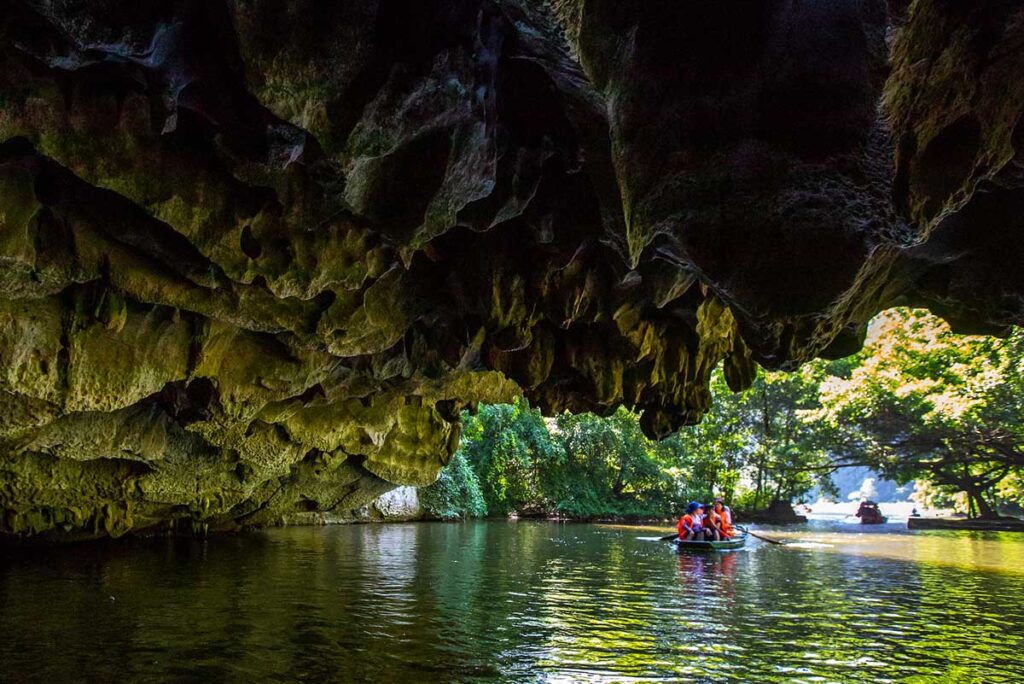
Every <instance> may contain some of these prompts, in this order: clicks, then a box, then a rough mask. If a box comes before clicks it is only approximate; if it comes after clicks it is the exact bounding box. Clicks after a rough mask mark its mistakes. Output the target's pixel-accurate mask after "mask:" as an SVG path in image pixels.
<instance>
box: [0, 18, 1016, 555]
mask: <svg viewBox="0 0 1024 684" xmlns="http://www.w3.org/2000/svg"><path fill="white" fill-rule="evenodd" d="M1022 73H1024V15H1022V11H1021V7H1020V3H1019V2H1005V1H1004V2H997V1H994V0H992V1H983V0H980V1H979V2H971V3H955V2H948V1H943V0H916V1H915V2H913V3H910V4H909V6H908V3H907V2H897V1H895V0H893V1H891V2H889V3H888V5H887V4H886V3H885V2H883V1H882V0H836V1H834V2H827V3H826V2H812V1H810V0H808V1H805V2H800V1H797V0H777V1H774V2H770V1H767V0H765V1H763V2H755V3H744V4H743V5H742V8H737V7H736V6H735V5H733V4H732V3H703V2H699V3H698V2H692V3H691V2H680V1H678V0H549V1H547V2H545V1H543V0H422V1H420V2H400V1H398V0H349V1H346V2H336V3H326V2H313V1H312V0H296V1H293V2H283V1H282V0H234V1H231V0H175V1H170V0H167V1H163V2H145V3H139V2H128V1H127V0H101V1H98V2H89V3H86V2H81V0H0V321H2V325H0V533H3V534H8V535H10V534H15V535H25V534H29V535H31V534H39V533H45V534H50V535H63V536H66V537H69V538H76V537H91V536H100V535H104V534H107V535H113V536H117V535H120V534H123V533H125V532H126V531H129V530H140V529H162V528H163V529H165V528H172V529H178V528H181V527H185V528H194V529H195V528H198V529H207V528H233V527H237V526H240V525H261V524H272V523H275V522H279V521H282V520H305V519H309V520H326V519H339V518H346V517H359V515H360V513H359V511H360V510H361V509H362V507H363V506H364V505H366V504H367V503H369V502H370V501H372V500H373V499H375V498H376V497H377V496H379V495H380V494H382V493H383V492H386V491H387V490H389V489H391V488H393V487H394V486H395V485H400V484H405V485H422V484H426V483H428V482H430V481H432V480H433V479H434V478H435V477H436V474H437V472H438V469H439V468H440V467H441V466H442V465H443V464H444V463H445V462H446V461H447V459H448V458H449V457H450V454H451V453H452V450H453V449H454V447H455V445H456V442H457V439H458V427H457V423H456V419H457V416H458V413H459V411H460V410H461V409H462V408H464V407H466V406H471V405H472V404H473V403H474V402H476V401H500V400H507V399H509V398H510V397H512V396H513V395H515V394H516V393H519V392H524V393H526V394H527V395H528V396H529V397H530V399H531V400H532V401H534V402H535V403H537V404H538V405H540V406H541V407H542V408H543V409H544V410H546V411H561V410H564V409H569V410H595V411H599V412H605V411H609V410H611V409H613V408H614V407H615V406H616V405H617V404H619V403H622V402H624V403H626V404H628V405H630V406H635V407H638V408H641V409H643V410H644V427H645V429H646V430H647V431H648V432H649V433H651V434H655V435H663V434H667V433H669V432H671V431H673V430H675V429H678V428H679V427H680V426H681V425H683V424H686V423H690V422H693V421H696V420H698V419H699V418H700V416H701V415H702V413H703V412H704V411H706V410H707V408H708V404H709V401H710V395H709V393H708V390H707V380H708V377H709V374H710V373H711V371H712V369H713V368H714V367H715V366H716V365H717V364H718V363H720V362H724V364H725V370H726V375H727V378H728V379H729V382H730V384H731V385H732V386H733V387H734V388H737V389H738V388H742V387H744V386H745V385H746V384H748V383H749V382H750V380H751V378H752V377H753V374H754V372H755V365H754V364H755V362H758V363H760V364H762V365H765V366H768V367H774V368H790V367H793V366H795V365H797V364H799V363H800V362H802V361H805V360H807V359H809V358H812V357H814V356H816V355H841V354H845V353H849V352H852V351H853V350H855V349H856V348H857V347H858V346H859V343H860V340H861V339H862V335H863V330H864V326H865V323H866V322H867V320H868V319H869V318H870V317H871V315H872V314H874V313H875V312H876V311H878V310H879V309H881V308H884V307H885V306H888V305H892V304H898V303H914V304H923V305H928V306H930V307H932V308H933V309H934V310H936V311H937V312H939V313H941V314H943V315H945V316H946V317H947V318H949V319H950V320H951V321H953V322H954V323H955V324H957V325H959V326H961V328H962V329H965V330H984V331H993V332H995V331H998V330H1000V329H1002V328H1004V327H1005V326H1007V325H1009V324H1016V323H1020V322H1021V321H1022V320H1024V302H1022V295H1024V272H1022V271H1021V269H1020V268H1019V264H1020V263H1021V256H1022V254H1021V251H1022V246H1021V245H1022V242H1021V240H1020V239H1019V238H1018V237H1017V236H1018V235H1019V234H1020V230H1021V228H1024V226H1022V225H1021V223H1022V221H1024V192H1022V189H1021V188H1022V181H1024V152H1022V150H1024V124H1022V123H1021V121H1022V118H1021V112H1022V111H1024V78H1022V77H1021V74H1022Z"/></svg>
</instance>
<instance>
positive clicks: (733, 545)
mask: <svg viewBox="0 0 1024 684" xmlns="http://www.w3.org/2000/svg"><path fill="white" fill-rule="evenodd" d="M746 543H747V535H745V534H740V535H736V536H735V537H732V538H731V539H723V540H721V541H693V540H682V539H673V540H672V546H673V547H675V550H676V551H729V550H732V549H742V548H743V545H744V544H746Z"/></svg>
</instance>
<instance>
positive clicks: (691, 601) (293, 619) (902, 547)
mask: <svg viewBox="0 0 1024 684" xmlns="http://www.w3.org/2000/svg"><path fill="white" fill-rule="evenodd" d="M760 529H761V531H762V532H763V533H764V534H777V536H780V537H783V538H785V539H786V540H787V541H790V542H794V543H795V544H796V545H795V546H775V545H769V544H765V543H762V542H755V543H752V544H749V545H748V547H747V548H746V549H743V550H741V551H734V552H728V553H718V554H706V555H677V554H674V553H673V552H672V551H671V550H670V549H669V548H668V546H667V545H665V544H660V543H658V542H655V541H650V540H647V539H643V538H642V537H644V536H650V535H653V534H656V533H657V532H658V531H659V530H644V529H637V528H623V527H613V526H598V525H577V524H554V523H536V522H520V523H515V522H479V523H465V524H444V523H436V524H435V523H420V524H415V523H413V524H399V525H360V526H338V527H320V528H287V529H276V530H270V531H267V532H263V533H254V534H245V535H239V536H234V537H215V538H212V539H209V540H207V541H204V542H197V541H181V540H177V541H173V540H158V541H151V542H133V543H130V544H98V545H85V546H76V547H68V548H59V549H51V550H45V551H39V550H36V551H30V552H29V551H24V550H17V552H16V553H15V552H11V551H10V550H7V551H3V550H0V554H4V555H3V557H2V560H0V680H2V681H5V682H6V681H12V682H20V681H26V682H28V681H44V682H49V683H51V684H55V683H57V682H70V681H85V680H89V681H118V682H120V681H147V682H148V681H196V682H218V681H242V682H257V681H264V680H270V681H294V680H314V681H361V680H372V681H398V682H424V681H452V680H457V681H488V680H495V679H506V680H514V681H581V680H582V681H609V682H611V681H615V682H618V681H649V680H661V679H669V680H672V679H683V680H686V681H713V682H724V681H730V682H731V681H736V682H776V681H786V682H791V681H792V682H797V681H808V682H810V681H814V682H825V681H828V682H857V681H864V682H883V681H907V682H933V681H945V682H958V683H959V682H972V681H973V682H985V683H986V684H989V683H993V682H1024V536H1014V535H1012V534H1009V533H1004V534H992V533H957V532H918V533H909V532H907V531H906V530H905V529H903V526H902V525H885V526H881V527H880V528H876V529H869V530H864V529H862V528H860V527H857V526H853V525H844V524H842V523H841V522H812V523H811V524H810V525H809V526H803V527H802V529H801V530H799V531H792V530H791V531H774V532H772V531H771V528H760Z"/></svg>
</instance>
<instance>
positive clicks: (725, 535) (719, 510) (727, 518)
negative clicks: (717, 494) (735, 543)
mask: <svg viewBox="0 0 1024 684" xmlns="http://www.w3.org/2000/svg"><path fill="white" fill-rule="evenodd" d="M711 512H712V513H713V514H714V515H715V517H716V519H717V522H718V524H717V530H718V534H719V535H720V536H721V538H722V539H732V534H733V529H732V511H730V510H729V507H728V506H726V505H725V503H724V502H723V501H722V499H721V498H717V499H715V502H714V503H713V504H711Z"/></svg>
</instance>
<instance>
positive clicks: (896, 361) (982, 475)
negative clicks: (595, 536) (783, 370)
mask: <svg viewBox="0 0 1024 684" xmlns="http://www.w3.org/2000/svg"><path fill="white" fill-rule="evenodd" d="M857 361H858V362H859V363H858V365H856V366H855V367H854V368H853V370H852V371H851V373H850V374H849V376H848V377H846V378H834V379H833V380H832V381H830V382H829V383H825V384H823V385H822V392H821V395H822V400H823V401H822V405H823V407H824V408H823V409H822V410H821V411H819V412H818V414H817V415H816V416H815V418H816V419H817V420H818V421H820V423H822V425H823V428H822V429H825V426H827V428H829V429H830V435H831V441H832V445H833V448H834V450H835V452H836V455H837V458H838V459H839V460H841V461H842V462H846V463H858V462H860V463H865V464H867V465H871V466H872V467H874V468H876V469H878V470H880V471H881V472H882V473H883V474H885V475H886V476H887V477H890V478H893V479H895V480H897V481H900V482H908V481H910V480H915V479H923V480H926V481H928V482H930V483H931V484H933V485H937V486H939V487H940V488H945V490H946V491H947V492H956V491H960V492H964V493H965V495H966V497H967V501H968V505H967V509H968V512H969V513H970V514H972V515H981V516H984V517H991V516H993V515H995V514H996V505H997V503H999V502H998V500H997V495H998V496H1001V497H1003V499H1004V500H1007V499H1009V500H1012V499H1014V498H1016V499H1017V500H1019V496H1020V494H1021V492H1020V490H1019V489H1018V488H1017V487H1016V486H1015V484H1014V483H1015V482H1019V481H1020V473H1021V472H1022V470H1024V420H1022V418H1024V365H1022V364H1024V333H1022V331H1021V330H1020V329H1017V330H1014V331H1013V332H1012V334H1011V335H1010V336H1009V337H1007V338H1006V339H998V338H995V337H974V336H962V335H955V334H953V333H952V331H950V329H949V326H948V325H946V324H945V323H944V322H942V321H941V320H939V319H938V318H936V317H934V316H932V315H930V314H927V313H925V312H921V311H912V310H908V309H894V310H891V311H888V312H886V313H885V314H883V315H882V316H880V317H879V320H878V321H877V323H876V325H875V329H874V334H873V336H872V338H871V339H869V341H868V344H867V345H866V346H865V349H864V351H863V352H861V353H860V354H859V355H858V357H857ZM997 488H998V489H997Z"/></svg>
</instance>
